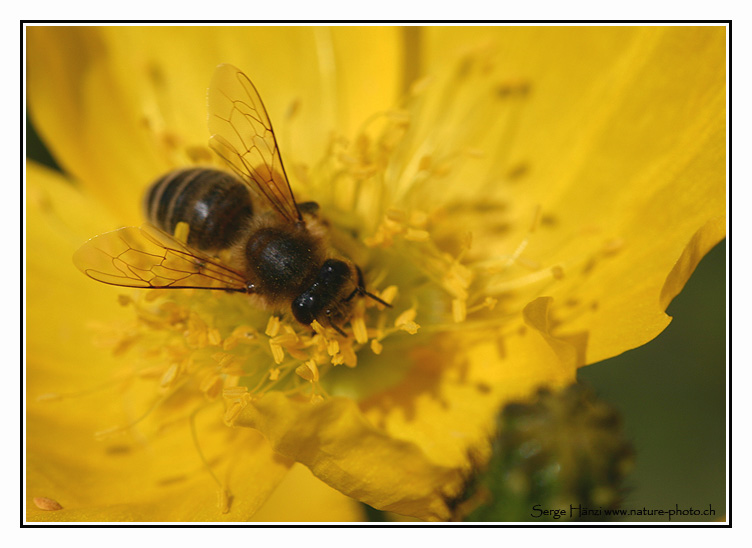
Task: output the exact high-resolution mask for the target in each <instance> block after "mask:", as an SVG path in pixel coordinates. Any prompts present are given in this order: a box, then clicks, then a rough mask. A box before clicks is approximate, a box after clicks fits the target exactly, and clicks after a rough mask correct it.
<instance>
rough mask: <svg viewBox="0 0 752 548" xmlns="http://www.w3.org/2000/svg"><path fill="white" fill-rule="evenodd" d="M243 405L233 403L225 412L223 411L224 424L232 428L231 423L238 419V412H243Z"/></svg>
mask: <svg viewBox="0 0 752 548" xmlns="http://www.w3.org/2000/svg"><path fill="white" fill-rule="evenodd" d="M244 407H245V405H243V404H242V403H240V402H236V403H233V404H232V405H230V406H229V407H228V408H227V411H225V416H224V421H225V424H228V425H229V426H232V424H233V422H235V419H237V418H238V415H240V412H241V411H242V410H243V408H244Z"/></svg>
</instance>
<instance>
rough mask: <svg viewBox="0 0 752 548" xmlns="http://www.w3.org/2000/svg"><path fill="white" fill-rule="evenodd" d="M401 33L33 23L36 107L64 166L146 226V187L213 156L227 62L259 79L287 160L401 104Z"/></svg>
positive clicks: (124, 218)
mask: <svg viewBox="0 0 752 548" xmlns="http://www.w3.org/2000/svg"><path fill="white" fill-rule="evenodd" d="M397 36H398V30H397V29H394V28H379V27H365V28H359V29H353V28H347V27H335V28H325V27H315V28H311V27H289V28H281V27H55V28H46V27H31V28H29V33H28V54H27V62H28V87H29V105H30V110H31V113H32V116H33V119H34V121H35V123H36V125H37V126H38V128H39V131H40V134H41V135H42V137H43V138H44V140H45V142H46V143H47V144H48V146H49V147H50V148H51V150H52V151H53V153H54V155H55V157H56V158H57V159H58V160H59V161H60V162H61V164H62V165H63V167H64V168H65V169H66V170H67V171H69V172H70V173H71V174H72V175H73V176H74V177H75V178H76V179H78V180H80V181H81V183H82V184H83V185H84V186H85V187H86V188H87V189H88V190H89V191H90V192H91V193H92V194H93V195H94V196H96V197H98V198H99V199H100V200H102V202H103V203H105V204H107V206H108V207H110V208H111V211H112V212H113V213H114V214H115V216H116V218H118V219H119V221H120V222H121V223H124V224H138V220H139V218H140V212H139V205H140V199H141V194H142V192H143V189H144V188H145V187H146V185H148V184H149V183H150V182H151V181H153V180H154V179H155V178H157V177H158V176H160V175H162V174H163V173H164V172H165V171H167V170H168V169H170V168H174V167H179V166H183V165H186V164H188V163H204V164H206V163H207V162H209V161H211V155H210V153H209V150H208V148H207V146H206V143H207V140H208V137H209V135H208V130H207V127H206V114H207V113H206V89H207V86H208V84H209V81H210V79H211V75H212V73H213V71H214V68H215V67H216V66H217V65H219V64H221V63H232V64H234V65H236V66H238V67H239V68H240V69H241V70H243V71H244V72H246V73H247V74H248V75H249V76H250V77H251V78H252V79H253V81H254V83H255V84H256V86H257V87H258V89H259V91H260V93H261V96H262V98H263V99H264V102H265V104H266V107H267V110H268V111H269V114H270V117H271V119H272V121H273V123H274V126H275V129H276V134H277V138H278V140H279V141H280V147H281V150H282V156H283V160H287V162H288V167H292V166H289V163H292V162H293V161H294V162H301V163H304V164H308V165H310V164H312V163H314V162H316V161H318V160H319V157H320V155H321V154H322V152H323V151H324V150H325V149H326V148H327V147H328V146H329V138H330V136H331V134H332V132H333V131H335V130H336V131H337V132H339V133H340V134H344V135H348V134H350V133H352V132H353V131H354V128H355V127H357V125H358V124H360V123H362V122H363V120H364V119H365V118H366V117H367V116H369V115H370V114H372V113H373V112H374V111H377V110H383V109H385V108H387V107H389V106H391V105H392V104H393V102H394V100H395V97H396V94H397V87H398V85H399V77H400V76H401V74H400V68H399V67H400V64H399V62H398V61H397V58H398V55H399V53H401V50H400V42H398V40H397ZM374 75H378V85H373V78H374ZM292 174H293V175H294V170H292Z"/></svg>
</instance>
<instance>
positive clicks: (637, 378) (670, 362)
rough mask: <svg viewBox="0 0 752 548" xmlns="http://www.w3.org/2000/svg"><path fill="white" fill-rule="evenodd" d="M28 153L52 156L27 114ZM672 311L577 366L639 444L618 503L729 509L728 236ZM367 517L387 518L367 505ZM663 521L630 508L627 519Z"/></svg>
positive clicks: (719, 514)
mask: <svg viewBox="0 0 752 548" xmlns="http://www.w3.org/2000/svg"><path fill="white" fill-rule="evenodd" d="M26 130H27V139H26V145H27V157H28V158H30V159H32V160H35V161H37V162H40V163H43V164H45V165H48V166H50V167H53V168H57V166H56V164H55V162H54V159H53V158H52V156H51V155H50V154H49V152H48V151H47V150H46V148H45V147H44V145H43V143H42V142H41V140H40V139H39V138H38V136H37V134H36V133H35V131H34V128H33V127H32V126H31V124H30V122H28V117H27V125H26ZM668 314H669V315H671V316H673V317H674V319H673V321H672V322H671V324H670V325H669V326H668V328H667V329H666V330H665V331H664V332H663V333H662V334H661V335H660V336H659V337H658V338H657V339H655V340H654V341H652V342H650V343H649V344H647V345H645V346H643V347H641V348H636V349H634V350H631V351H629V352H626V353H624V354H622V355H621V356H617V357H615V358H612V359H610V360H606V361H604V362H600V363H597V364H594V365H591V366H589V367H585V368H583V369H581V370H580V373H579V379H580V381H581V382H583V383H586V384H588V385H590V386H591V387H592V388H594V389H595V391H596V393H597V394H598V395H599V396H600V397H601V398H603V399H604V400H606V401H607V402H610V403H611V404H612V405H614V406H615V407H616V408H617V409H619V410H620V411H621V412H622V414H623V419H624V425H625V429H626V435H627V437H628V438H629V439H630V440H632V442H633V444H634V446H635V450H636V456H637V458H636V467H635V470H634V471H633V473H632V474H631V475H630V476H629V479H628V483H627V486H626V487H627V489H628V491H627V494H626V498H625V500H624V504H623V506H622V507H623V508H626V509H642V508H643V507H644V508H647V509H666V510H668V509H673V508H674V507H675V506H676V505H678V506H679V508H680V509H689V508H690V507H692V508H700V509H705V508H707V507H708V505H712V508H713V509H714V510H715V512H716V515H715V516H711V517H709V518H704V517H694V518H689V517H687V518H673V519H672V521H718V520H721V519H722V518H724V516H725V515H726V409H727V406H726V350H725V348H726V346H725V335H726V241H725V240H724V241H723V242H721V243H720V244H719V245H718V246H716V247H715V248H714V249H713V250H712V251H711V252H710V253H709V254H708V255H707V256H706V257H705V258H704V259H703V260H702V262H701V263H700V265H699V266H698V268H697V270H696V271H695V273H694V274H693V276H692V278H691V279H690V280H689V283H688V284H687V286H686V287H685V289H684V291H683V292H682V293H681V294H680V295H679V296H678V297H677V298H676V299H674V301H673V302H672V303H671V305H670V306H669V308H668ZM367 514H368V516H369V518H371V519H373V520H382V519H384V516H383V515H380V514H381V513H380V512H377V511H375V510H373V509H370V508H369V509H368V510H367ZM640 519H642V520H645V521H665V520H663V519H662V518H655V517H649V516H648V517H644V518H630V519H629V521H638V520H640Z"/></svg>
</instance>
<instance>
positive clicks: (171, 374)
mask: <svg viewBox="0 0 752 548" xmlns="http://www.w3.org/2000/svg"><path fill="white" fill-rule="evenodd" d="M177 376H178V364H176V363H173V364H172V365H171V366H170V367H168V368H167V371H165V373H164V375H162V380H160V381H159V387H160V388H168V387H170V386H172V383H173V382H174V381H175V379H176V378H177Z"/></svg>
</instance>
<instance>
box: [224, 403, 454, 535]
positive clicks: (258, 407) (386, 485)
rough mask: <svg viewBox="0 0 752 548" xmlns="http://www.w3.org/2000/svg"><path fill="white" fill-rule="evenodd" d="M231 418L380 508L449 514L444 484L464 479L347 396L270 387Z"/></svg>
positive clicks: (425, 516) (450, 486) (328, 480)
mask: <svg viewBox="0 0 752 548" xmlns="http://www.w3.org/2000/svg"><path fill="white" fill-rule="evenodd" d="M235 424H236V425H238V426H249V427H251V428H256V429H258V430H260V431H261V432H262V433H263V434H264V436H265V437H266V439H268V440H269V442H270V443H271V445H272V447H273V448H274V450H275V451H277V452H279V453H281V454H282V455H285V456H286V457H289V458H292V459H295V460H296V461H298V462H300V463H303V464H305V465H306V466H307V467H308V468H310V469H311V471H312V472H313V473H314V475H316V476H317V477H318V478H320V479H321V480H323V481H324V482H326V483H327V484H329V485H331V486H332V487H334V488H336V489H337V490H339V491H341V492H342V493H344V494H346V495H348V496H350V497H353V498H355V499H357V500H361V501H363V502H365V503H367V504H369V505H371V506H373V507H375V508H378V509H381V510H388V511H392V512H396V513H398V514H405V515H410V516H415V517H418V518H421V519H434V520H436V519H439V520H442V519H446V518H447V517H448V510H447V507H446V503H445V501H444V495H443V494H442V492H441V491H442V490H446V493H447V494H450V493H452V492H453V490H456V489H457V487H458V485H459V482H460V481H461V478H460V475H459V472H457V471H456V470H451V469H448V468H446V467H442V466H438V465H435V464H433V463H431V462H430V461H429V460H428V459H427V458H426V456H425V455H424V454H423V452H422V451H421V450H420V449H418V447H417V446H415V445H414V444H412V443H410V442H407V441H400V440H394V439H391V438H390V437H389V436H387V435H386V434H384V433H383V432H381V431H379V430H377V429H376V428H374V427H373V426H371V425H370V424H369V423H368V422H367V421H366V420H365V419H364V418H363V416H362V415H361V413H360V411H359V410H358V408H357V406H356V405H355V403H354V402H353V401H351V400H348V399H344V398H331V399H329V400H326V401H323V402H320V403H317V404H311V403H309V402H298V401H292V400H290V399H288V398H286V397H285V396H284V395H282V394H280V393H269V394H266V395H265V396H264V397H263V398H261V399H260V400H258V401H256V402H253V403H251V404H249V405H248V406H247V407H246V408H245V409H244V410H243V412H242V413H241V414H240V416H239V417H238V419H237V420H236V422H235ZM395 463H399V466H395Z"/></svg>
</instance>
